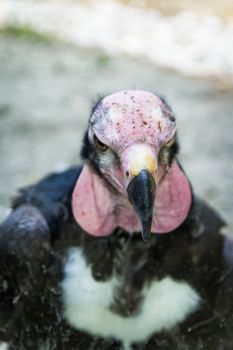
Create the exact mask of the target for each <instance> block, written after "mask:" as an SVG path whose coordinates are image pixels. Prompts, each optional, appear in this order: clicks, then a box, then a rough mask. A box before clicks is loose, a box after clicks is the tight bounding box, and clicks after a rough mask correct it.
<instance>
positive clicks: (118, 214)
mask: <svg viewBox="0 0 233 350" xmlns="http://www.w3.org/2000/svg"><path fill="white" fill-rule="evenodd" d="M191 201H192V195H191V189H190V184H189V181H188V179H187V177H186V176H185V174H184V173H183V171H182V170H181V169H180V167H179V165H178V164H177V162H176V161H173V163H172V166H171V168H170V169H169V171H168V173H167V175H166V177H165V178H164V180H163V181H162V183H161V184H160V185H159V186H157V191H156V197H155V205H154V214H153V223H152V229H151V230H152V233H168V232H171V231H173V230H175V229H176V228H177V227H179V226H180V225H181V224H182V222H183V221H184V220H185V218H186V217H187V215H188V213H189V210H190V207H191ZM72 209H73V214H74V217H75V219H76V221H77V222H78V224H79V225H80V226H81V227H82V228H83V229H84V230H85V231H86V232H87V233H89V234H91V235H94V236H107V235H110V234H111V233H113V231H114V229H115V228H117V227H121V228H123V229H125V230H126V231H127V232H135V231H136V232H140V231H141V225H140V222H139V219H138V217H137V216H136V213H135V211H134V209H133V207H132V205H131V203H130V202H129V201H128V199H127V198H124V197H123V195H121V194H114V193H112V192H111V190H109V189H108V186H106V183H105V180H103V179H102V178H101V177H100V176H99V175H97V174H96V173H95V172H94V170H92V168H91V167H90V166H89V165H88V164H85V165H84V167H83V170H82V172H81V174H80V176H79V178H78V180H77V183H76V185H75V188H74V191H73V197H72Z"/></svg>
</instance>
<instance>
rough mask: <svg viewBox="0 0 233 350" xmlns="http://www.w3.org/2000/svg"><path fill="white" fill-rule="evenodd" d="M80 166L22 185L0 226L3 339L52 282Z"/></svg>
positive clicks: (0, 324) (11, 335) (10, 336)
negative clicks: (54, 256) (56, 244)
mask: <svg viewBox="0 0 233 350" xmlns="http://www.w3.org/2000/svg"><path fill="white" fill-rule="evenodd" d="M80 171H81V168H80V167H74V168H71V169H69V170H67V171H64V172H62V173H59V174H52V175H50V176H48V177H46V178H44V179H42V181H40V182H38V183H37V184H36V185H33V186H30V187H27V188H24V189H22V190H20V194H19V196H18V197H17V198H16V199H15V200H14V201H13V205H12V207H13V210H12V212H11V213H10V215H9V216H8V217H7V219H6V220H5V221H4V222H3V223H2V225H1V226H0V266H1V270H0V341H1V340H9V339H13V338H14V333H15V330H16V329H17V328H19V323H20V322H23V317H22V315H24V314H26V313H27V308H28V311H30V308H31V307H32V305H33V303H34V304H35V303H36V300H37V299H38V298H41V294H42V293H41V288H43V287H44V286H45V285H47V284H48V283H47V282H46V279H47V278H48V276H49V269H51V268H50V266H51V262H52V257H51V253H52V246H53V241H54V239H56V238H57V237H58V235H59V225H60V223H61V221H62V220H65V219H66V218H67V217H68V216H70V215H71V206H70V202H71V195H72V190H73V187H74V185H75V182H76V180H77V178H78V176H79V174H80ZM24 342H25V338H24ZM32 348H33V345H32Z"/></svg>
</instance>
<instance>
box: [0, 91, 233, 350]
mask: <svg viewBox="0 0 233 350" xmlns="http://www.w3.org/2000/svg"><path fill="white" fill-rule="evenodd" d="M178 148H179V147H178V141H177V132H176V118H175V115H174V113H173V111H172V109H171V108H170V106H169V105H168V104H167V102H166V101H165V100H164V99H163V98H161V97H160V96H157V95H155V94H153V93H151V92H148V91H140V90H132V91H130V90H129V91H120V92H116V93H113V94H111V95H108V96H105V97H103V98H101V99H100V100H98V102H97V103H96V104H95V105H94V107H93V108H92V111H91V113H90V117H89V121H88V127H87V130H86V132H85V135H84V138H83V144H82V149H81V157H82V164H81V165H79V166H74V167H72V168H69V169H68V170H66V171H63V172H60V173H53V174H50V175H48V176H47V177H45V178H43V179H42V180H41V181H39V182H38V183H36V184H34V185H31V186H28V187H26V188H23V189H21V190H20V191H19V193H18V195H17V197H16V198H15V199H14V200H13V202H12V210H11V212H10V214H9V216H8V217H7V218H6V219H5V221H4V222H3V223H2V224H1V227H0V266H1V270H0V342H2V343H4V344H5V347H6V348H7V349H9V350H24V349H25V350H96V349H101V350H157V349H158V350H160V349H163V350H164V349H166V350H168V349H169V350H171V349H174V350H201V349H204V350H232V349H233V312H232V311H233V294H232V287H233V272H232V267H233V257H232V256H233V250H232V247H233V244H232V241H231V238H230V237H227V236H224V235H223V228H224V227H225V222H224V221H223V219H222V218H221V217H220V216H219V215H218V214H217V213H216V212H215V211H214V210H213V209H212V208H210V206H209V205H207V204H206V203H205V202H204V201H203V200H201V199H199V198H197V197H196V196H195V195H194V192H193V189H192V186H191V184H190V182H189V179H188V178H187V176H186V174H185V171H184V170H183V168H182V166H181V165H180V163H179V161H178V158H177V154H178ZM200 171H201V170H200ZM210 176H211V174H210ZM220 181H221V179H220Z"/></svg>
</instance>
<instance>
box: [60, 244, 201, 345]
mask: <svg viewBox="0 0 233 350" xmlns="http://www.w3.org/2000/svg"><path fill="white" fill-rule="evenodd" d="M64 273H65V274H64V280H63V282H62V290H63V302H64V317H65V318H66V320H67V322H68V323H69V324H70V325H71V326H73V327H74V328H76V329H79V330H83V331H86V332H88V333H91V334H93V335H99V336H101V337H104V338H108V337H111V338H115V339H118V340H120V341H122V343H123V344H124V347H125V349H129V348H130V344H131V343H133V342H141V341H146V340H147V339H148V338H149V337H150V336H151V335H152V334H153V333H156V332H159V331H161V330H169V329H170V328H172V327H174V326H175V325H176V324H178V323H179V322H181V321H183V320H184V319H185V318H186V317H187V316H188V315H189V314H190V313H191V312H193V311H195V310H196V309H197V308H198V306H199V303H200V297H199V296H198V294H197V292H196V291H195V290H194V289H193V288H191V287H190V286H189V285H188V284H187V283H185V282H176V281H174V280H173V279H172V278H170V277H166V278H164V279H162V280H161V281H154V282H153V283H151V284H150V285H149V286H146V287H145V288H144V290H143V296H144V299H143V301H142V304H141V307H140V311H139V313H138V314H137V315H135V316H133V317H121V316H120V315H118V314H116V313H114V312H113V311H111V310H110V306H111V304H112V302H113V298H114V290H115V288H116V287H117V286H119V284H120V283H121V281H120V280H117V279H116V278H115V277H113V278H112V279H111V280H110V281H108V282H98V281H96V280H95V279H94V278H93V277H92V274H91V269H90V268H89V267H88V266H87V264H86V261H85V258H84V256H83V254H82V250H81V249H80V248H72V249H71V250H70V252H69V258H68V261H67V263H66V265H65V271H64Z"/></svg>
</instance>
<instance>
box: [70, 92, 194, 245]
mask: <svg viewBox="0 0 233 350" xmlns="http://www.w3.org/2000/svg"><path fill="white" fill-rule="evenodd" d="M176 153H177V142H176V120H175V116H174V114H173V112H172V110H171V108H170V107H169V106H168V105H167V103H166V102H165V101H164V100H163V99H162V98H160V97H158V96H156V95H154V94H152V93H150V92H147V91H135V90H133V91H120V92H116V93H114V94H112V95H109V96H106V97H104V98H102V99H101V100H100V101H98V103H97V104H96V105H95V107H94V108H93V110H92V112H91V115H90V119H89V123H88V129H87V132H86V134H85V137H84V142H83V149H82V156H83V158H84V166H83V169H82V172H81V175H80V177H79V179H78V181H77V183H76V185H75V188H74V191H73V197H72V209H73V214H74V217H75V219H76V221H77V222H78V224H79V225H80V226H81V227H82V228H83V229H84V230H85V231H86V232H88V233H89V234H92V235H95V236H106V235H109V234H112V233H113V232H114V229H116V228H119V227H120V228H122V229H124V230H125V231H126V232H129V233H131V232H141V233H142V238H143V239H144V240H148V239H149V237H150V234H151V232H152V233H168V232H171V231H173V230H174V229H176V228H177V227H178V226H179V225H180V224H181V223H182V222H183V221H184V220H185V218H186V217H187V215H188V213H189V210H190V206H191V190H190V185H189V181H188V179H187V178H186V176H185V174H184V173H183V171H182V169H181V168H180V166H179V164H178V163H177V161H176Z"/></svg>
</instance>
